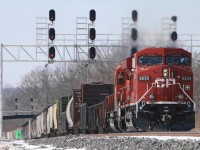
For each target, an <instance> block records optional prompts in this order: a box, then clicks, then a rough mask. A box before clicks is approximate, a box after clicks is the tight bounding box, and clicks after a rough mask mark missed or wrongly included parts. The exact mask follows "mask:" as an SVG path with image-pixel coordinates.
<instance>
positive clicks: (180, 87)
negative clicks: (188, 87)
mask: <svg viewBox="0 0 200 150" xmlns="http://www.w3.org/2000/svg"><path fill="white" fill-rule="evenodd" d="M177 84H178V85H179V87H180V89H181V90H182V91H183V93H184V94H185V95H186V96H187V97H188V98H189V99H190V100H191V101H192V102H193V103H194V111H195V110H196V104H195V102H194V101H193V100H192V98H191V97H190V96H189V95H188V94H187V93H186V92H185V90H184V89H183V88H181V84H180V83H177ZM183 87H184V85H183Z"/></svg>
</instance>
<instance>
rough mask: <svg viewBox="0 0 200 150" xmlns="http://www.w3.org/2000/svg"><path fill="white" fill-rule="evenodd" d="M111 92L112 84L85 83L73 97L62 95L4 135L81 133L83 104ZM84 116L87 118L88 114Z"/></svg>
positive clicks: (33, 135) (46, 135)
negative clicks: (33, 116)
mask: <svg viewBox="0 0 200 150" xmlns="http://www.w3.org/2000/svg"><path fill="white" fill-rule="evenodd" d="M110 94H113V85H112V84H102V83H92V84H83V85H81V88H80V89H74V92H73V97H71V96H69V97H61V98H60V99H59V100H57V101H56V103H54V104H53V105H51V106H49V107H47V108H45V109H44V110H43V111H42V112H41V113H39V114H38V115H37V116H36V117H35V118H32V119H31V120H29V121H28V122H26V123H25V124H24V125H22V126H21V127H20V128H18V129H16V130H14V131H10V132H7V133H4V135H5V136H6V137H7V138H8V139H16V136H15V134H16V133H17V132H18V131H21V133H22V139H24V140H27V139H34V138H41V137H50V136H58V135H63V134H69V133H81V127H80V120H81V117H80V106H81V104H82V103H87V106H88V107H89V106H91V105H94V104H98V103H101V102H102V101H104V99H105V97H106V96H108V95H110ZM86 111H87V110H86ZM91 115H92V114H91ZM84 117H85V118H87V117H86V116H84ZM86 124H88V122H87V123H86ZM84 131H89V129H88V126H85V128H84V130H82V132H84Z"/></svg>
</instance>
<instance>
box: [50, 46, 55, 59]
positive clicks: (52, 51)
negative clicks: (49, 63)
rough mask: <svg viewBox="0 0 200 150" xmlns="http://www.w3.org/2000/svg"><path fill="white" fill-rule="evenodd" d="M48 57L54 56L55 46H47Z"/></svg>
mask: <svg viewBox="0 0 200 150" xmlns="http://www.w3.org/2000/svg"><path fill="white" fill-rule="evenodd" d="M49 58H50V59H54V58H55V48H54V47H50V48H49Z"/></svg>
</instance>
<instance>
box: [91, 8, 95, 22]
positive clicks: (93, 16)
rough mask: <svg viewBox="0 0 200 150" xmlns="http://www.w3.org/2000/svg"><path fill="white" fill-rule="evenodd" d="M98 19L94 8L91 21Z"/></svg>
mask: <svg viewBox="0 0 200 150" xmlns="http://www.w3.org/2000/svg"><path fill="white" fill-rule="evenodd" d="M95 20H96V11H95V10H94V9H91V10H90V21H92V22H93V21H95Z"/></svg>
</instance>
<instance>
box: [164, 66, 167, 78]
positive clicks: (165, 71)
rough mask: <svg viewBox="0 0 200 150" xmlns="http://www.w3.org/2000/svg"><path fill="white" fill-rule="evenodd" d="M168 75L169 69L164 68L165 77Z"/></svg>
mask: <svg viewBox="0 0 200 150" xmlns="http://www.w3.org/2000/svg"><path fill="white" fill-rule="evenodd" d="M167 76H168V69H167V68H163V77H167Z"/></svg>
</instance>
